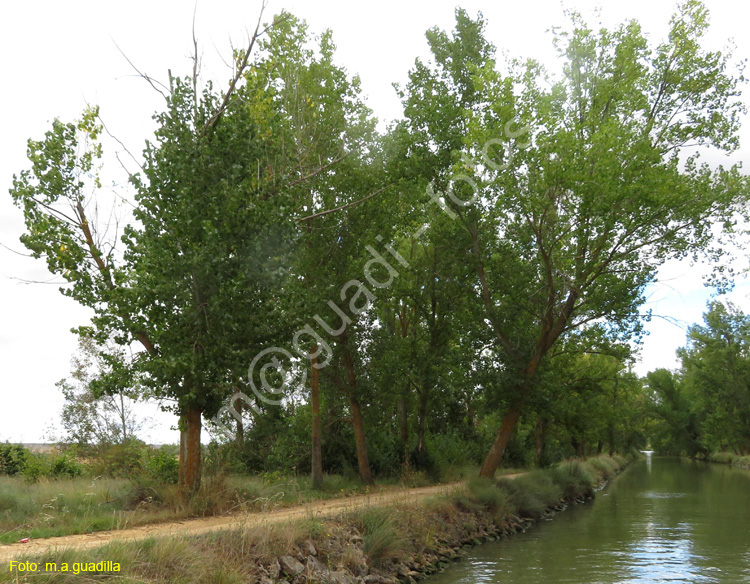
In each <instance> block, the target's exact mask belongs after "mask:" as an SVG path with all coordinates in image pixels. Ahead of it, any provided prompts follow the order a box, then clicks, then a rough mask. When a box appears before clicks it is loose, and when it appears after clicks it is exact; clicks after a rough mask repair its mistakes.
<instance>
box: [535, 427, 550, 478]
mask: <svg viewBox="0 0 750 584" xmlns="http://www.w3.org/2000/svg"><path fill="white" fill-rule="evenodd" d="M534 439H535V441H536V448H535V454H536V466H537V468H541V467H542V465H543V464H544V451H545V450H546V448H547V420H545V419H544V418H543V417H542V416H539V417H538V418H537V419H536V429H535V431H534Z"/></svg>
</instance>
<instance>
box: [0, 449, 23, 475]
mask: <svg viewBox="0 0 750 584" xmlns="http://www.w3.org/2000/svg"><path fill="white" fill-rule="evenodd" d="M29 454H30V453H29V450H28V449H27V448H24V447H23V446H21V445H19V444H8V443H6V444H0V475H9V476H13V475H16V474H18V473H20V472H21V471H23V467H24V465H25V464H26V460H27V459H28V457H29Z"/></svg>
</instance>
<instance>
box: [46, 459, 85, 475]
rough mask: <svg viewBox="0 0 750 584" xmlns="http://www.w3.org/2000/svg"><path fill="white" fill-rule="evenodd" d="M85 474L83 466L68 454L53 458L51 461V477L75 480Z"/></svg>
mask: <svg viewBox="0 0 750 584" xmlns="http://www.w3.org/2000/svg"><path fill="white" fill-rule="evenodd" d="M82 474H83V466H82V465H81V464H80V463H79V462H78V461H77V460H76V459H75V458H73V457H70V456H68V455H67V454H59V455H57V456H53V457H52V459H51V460H50V475H51V476H53V477H54V478H69V479H71V478H73V477H78V476H81V475H82Z"/></svg>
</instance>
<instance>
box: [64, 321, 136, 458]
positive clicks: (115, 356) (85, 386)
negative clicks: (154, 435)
mask: <svg viewBox="0 0 750 584" xmlns="http://www.w3.org/2000/svg"><path fill="white" fill-rule="evenodd" d="M125 363H126V356H125V352H124V350H123V349H122V348H121V347H118V346H117V345H115V344H114V343H110V344H109V345H108V346H107V347H105V348H102V347H99V346H97V344H96V342H95V341H94V339H93V338H92V337H90V336H80V337H79V338H78V354H77V355H76V356H74V357H73V359H72V361H71V365H72V367H73V369H72V371H71V374H70V378H68V379H62V380H60V381H59V382H58V383H57V386H58V387H59V388H60V390H61V391H62V393H63V395H64V397H65V404H64V405H63V411H62V416H61V422H62V426H63V428H64V429H65V431H66V433H67V438H66V440H67V441H70V442H73V443H75V444H79V445H81V446H91V445H94V444H124V443H125V442H127V441H129V440H132V439H133V438H135V435H136V432H137V431H138V430H139V429H140V428H141V426H142V422H141V421H140V420H138V419H137V418H136V416H135V412H134V407H133V406H134V405H135V402H136V401H137V400H139V399H141V398H143V395H144V392H143V388H142V387H141V386H140V384H139V383H138V381H137V380H136V379H133V378H132V377H130V376H129V373H130V372H131V371H132V370H131V368H130V367H128V366H127V365H126V364H125Z"/></svg>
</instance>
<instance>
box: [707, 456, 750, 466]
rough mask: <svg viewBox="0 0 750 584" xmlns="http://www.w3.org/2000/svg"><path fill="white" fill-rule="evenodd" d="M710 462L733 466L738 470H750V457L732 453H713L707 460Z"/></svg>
mask: <svg viewBox="0 0 750 584" xmlns="http://www.w3.org/2000/svg"><path fill="white" fill-rule="evenodd" d="M706 460H708V461H709V462H718V463H720V464H731V465H732V466H736V467H738V468H744V469H746V470H750V456H740V455H738V454H732V453H731V452H712V453H711V454H709V455H708V457H707V458H706Z"/></svg>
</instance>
